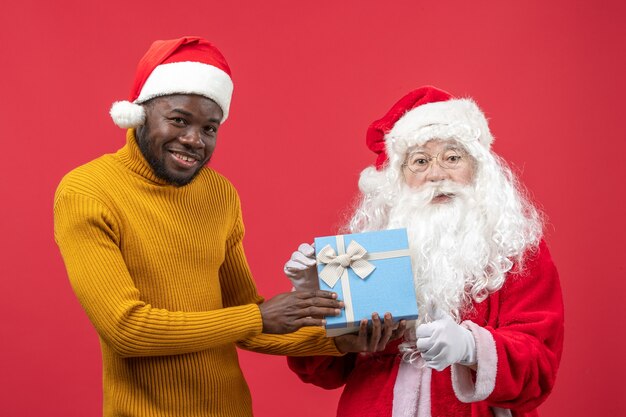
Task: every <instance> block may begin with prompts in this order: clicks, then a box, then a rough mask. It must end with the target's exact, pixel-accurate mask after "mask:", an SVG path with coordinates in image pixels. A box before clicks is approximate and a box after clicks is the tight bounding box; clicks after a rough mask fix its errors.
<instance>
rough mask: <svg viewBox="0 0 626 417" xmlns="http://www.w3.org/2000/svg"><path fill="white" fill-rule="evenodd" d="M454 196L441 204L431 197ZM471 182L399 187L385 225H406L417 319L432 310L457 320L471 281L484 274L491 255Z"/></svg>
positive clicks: (467, 298) (422, 319)
mask: <svg viewBox="0 0 626 417" xmlns="http://www.w3.org/2000/svg"><path fill="white" fill-rule="evenodd" d="M442 193H444V194H448V195H453V197H452V199H451V200H450V201H448V202H445V203H439V204H435V203H432V202H431V200H432V198H433V197H435V196H437V195H440V194H442ZM473 194H474V189H473V187H472V186H464V185H459V184H456V183H453V182H448V181H444V182H442V183H438V184H430V183H428V184H425V185H423V186H422V187H420V189H419V190H415V189H412V188H409V187H408V186H406V185H405V186H403V187H402V190H401V192H400V194H399V195H398V197H397V200H396V202H395V203H394V204H392V205H391V210H390V212H389V224H388V227H389V228H390V229H393V228H406V229H407V232H408V237H409V247H410V249H411V258H412V262H413V274H414V280H415V289H416V294H417V298H418V305H419V319H418V321H419V323H422V322H426V321H430V320H431V319H432V316H433V314H434V312H435V310H436V309H440V310H442V311H444V312H446V313H448V314H451V315H452V316H453V317H455V318H456V319H457V320H458V319H459V316H460V314H461V312H462V311H463V309H464V308H466V307H468V306H469V305H470V304H471V299H472V297H471V293H470V291H469V290H470V289H471V285H472V284H473V281H475V278H476V277H480V276H483V275H484V271H485V268H486V267H487V262H488V259H489V254H490V245H489V244H488V240H489V239H488V230H486V229H487V228H486V227H485V221H484V218H483V217H484V216H483V215H481V210H480V207H479V206H478V205H477V204H476V202H475V199H474V198H473Z"/></svg>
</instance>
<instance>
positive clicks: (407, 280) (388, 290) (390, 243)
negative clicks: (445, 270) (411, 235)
mask: <svg viewBox="0 0 626 417" xmlns="http://www.w3.org/2000/svg"><path fill="white" fill-rule="evenodd" d="M408 248H409V243H408V238H407V233H406V229H393V230H383V231H378V232H366V233H355V234H349V235H338V236H325V237H318V238H315V255H316V257H317V272H318V275H319V282H320V289H322V290H328V291H334V292H336V293H337V295H338V296H339V297H338V298H339V299H340V300H343V301H344V303H345V304H346V308H345V309H344V310H342V312H341V316H334V317H326V334H327V336H338V335H341V334H345V333H352V332H356V331H358V328H359V322H360V321H361V320H362V319H368V320H369V322H370V324H371V318H372V313H374V312H377V313H378V314H379V316H380V317H381V319H382V317H383V315H384V314H385V313H386V312H389V313H391V314H392V315H393V319H394V321H398V320H415V319H416V318H417V300H416V297H415V287H414V285H413V272H412V268H411V257H410V255H409V251H408Z"/></svg>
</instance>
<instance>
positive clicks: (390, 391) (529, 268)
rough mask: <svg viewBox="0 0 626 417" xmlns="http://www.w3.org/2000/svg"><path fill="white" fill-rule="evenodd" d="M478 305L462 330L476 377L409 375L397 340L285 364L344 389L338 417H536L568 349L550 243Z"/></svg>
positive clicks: (455, 370) (458, 372)
mask: <svg viewBox="0 0 626 417" xmlns="http://www.w3.org/2000/svg"><path fill="white" fill-rule="evenodd" d="M473 307H474V308H473V309H468V310H469V311H467V312H466V313H465V314H464V316H463V320H464V321H463V325H464V326H465V327H466V328H468V329H469V330H470V331H471V332H472V334H473V335H474V338H475V340H476V348H477V370H476V371H473V370H471V369H470V368H468V367H465V366H462V365H452V366H451V367H449V368H447V369H445V370H443V371H441V372H437V371H431V370H430V369H425V370H420V371H415V370H414V369H413V370H409V372H408V373H407V369H408V368H407V366H412V365H410V364H407V363H402V366H401V357H400V355H399V354H398V343H397V342H396V343H392V344H390V345H389V346H388V347H387V349H386V350H385V351H384V352H380V353H376V354H368V355H357V354H348V355H345V356H342V357H325V356H316V357H305V358H288V363H289V367H290V368H291V369H292V370H293V371H294V372H295V373H296V374H298V376H299V377H300V379H302V380H303V381H304V382H308V383H312V384H315V385H317V386H320V387H322V388H326V389H333V388H338V387H341V386H343V385H345V388H344V391H343V393H342V395H341V398H340V400H339V406H338V410H337V416H338V417H369V416H372V417H374V416H375V417H392V416H393V417H405V416H407V415H408V416H411V417H413V416H414V415H420V416H421V415H430V416H432V417H440V416H441V417H444V416H445V417H450V416H455V417H456V416H458V417H461V416H468V417H469V416H472V417H477V416H492V415H495V416H507V415H511V416H516V417H521V416H524V417H531V416H538V413H537V410H536V409H537V407H538V406H539V405H540V404H541V403H542V402H543V401H544V400H545V399H546V397H547V396H548V395H549V394H550V392H551V391H552V387H553V386H554V381H555V378H556V373H557V369H558V366H559V361H560V359H561V353H562V350H563V300H562V295H561V288H560V283H559V277H558V273H557V271H556V268H555V266H554V263H553V262H552V258H551V256H550V252H549V251H548V248H547V246H546V244H545V242H541V243H540V245H539V249H538V250H537V251H536V252H535V253H532V254H529V255H528V256H527V259H526V263H525V265H524V270H523V272H522V273H520V274H510V275H509V276H508V277H507V280H506V282H505V284H504V286H503V287H502V288H501V289H500V290H499V291H497V292H495V293H493V294H491V295H490V296H489V297H488V298H487V299H486V300H484V301H483V302H481V303H475V304H474V306H473ZM400 369H402V370H401V371H400V373H399V370H400ZM411 372H413V374H414V375H417V378H418V379H420V380H421V383H417V384H414V381H413V380H412V379H410V378H412V376H411ZM416 372H417V373H416ZM399 374H400V376H399ZM412 384H414V385H416V387H417V388H415V389H417V390H419V391H421V393H414V392H412V391H413V390H414V387H413V386H411V385H412ZM394 393H395V398H394ZM418 394H419V395H418ZM411 407H413V409H411Z"/></svg>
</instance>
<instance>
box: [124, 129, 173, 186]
mask: <svg viewBox="0 0 626 417" xmlns="http://www.w3.org/2000/svg"><path fill="white" fill-rule="evenodd" d="M117 157H118V158H119V159H120V161H121V162H122V163H123V164H124V166H126V167H127V168H128V169H129V170H131V171H132V172H134V173H136V174H137V175H139V176H141V177H143V178H145V179H146V180H148V181H150V182H152V183H155V184H159V185H171V184H170V183H168V182H167V181H165V180H164V179H161V178H159V177H157V176H156V175H155V174H154V170H153V169H152V167H151V166H150V164H149V163H148V161H146V158H145V157H144V156H143V154H142V153H141V150H140V149H139V145H137V140H136V139H135V130H134V129H128V130H127V131H126V145H124V147H123V148H122V149H120V150H119V151H117Z"/></svg>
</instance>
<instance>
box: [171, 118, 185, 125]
mask: <svg viewBox="0 0 626 417" xmlns="http://www.w3.org/2000/svg"><path fill="white" fill-rule="evenodd" d="M172 121H173V122H174V123H176V124H177V125H182V126H185V125H186V124H187V120H185V119H183V118H182V117H173V118H172Z"/></svg>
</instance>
